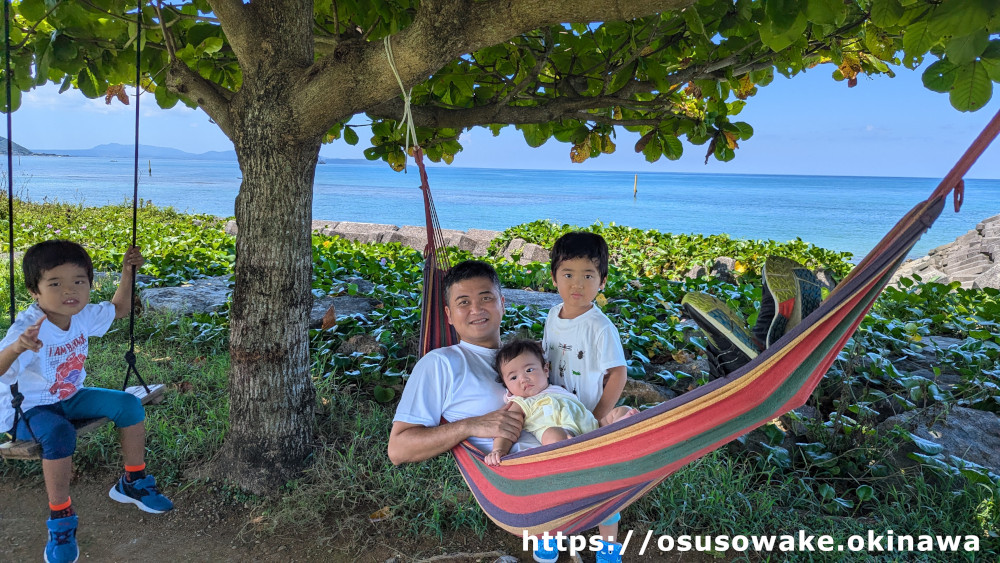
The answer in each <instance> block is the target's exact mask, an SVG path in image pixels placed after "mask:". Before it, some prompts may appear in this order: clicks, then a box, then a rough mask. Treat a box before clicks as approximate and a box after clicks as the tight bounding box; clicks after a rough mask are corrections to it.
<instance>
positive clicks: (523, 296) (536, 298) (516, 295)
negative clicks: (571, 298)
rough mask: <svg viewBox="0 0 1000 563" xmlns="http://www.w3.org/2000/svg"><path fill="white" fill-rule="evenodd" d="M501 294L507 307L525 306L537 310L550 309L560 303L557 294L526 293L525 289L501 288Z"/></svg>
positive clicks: (545, 292)
mask: <svg viewBox="0 0 1000 563" xmlns="http://www.w3.org/2000/svg"><path fill="white" fill-rule="evenodd" d="M501 293H502V294H503V299H504V301H505V302H506V304H507V305H525V306H528V307H535V308H538V309H550V308H552V306H553V305H558V304H559V303H562V298H561V297H559V294H558V293H549V292H547V291H528V290H525V289H507V288H503V289H502V291H501Z"/></svg>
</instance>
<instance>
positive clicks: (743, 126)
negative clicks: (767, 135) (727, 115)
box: [733, 121, 753, 141]
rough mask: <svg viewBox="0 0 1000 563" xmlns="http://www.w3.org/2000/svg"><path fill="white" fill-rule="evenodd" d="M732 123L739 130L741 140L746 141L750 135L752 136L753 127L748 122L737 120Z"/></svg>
mask: <svg viewBox="0 0 1000 563" xmlns="http://www.w3.org/2000/svg"><path fill="white" fill-rule="evenodd" d="M733 125H734V126H735V127H736V128H737V129H738V130H739V132H740V140H741V141H746V140H747V139H749V138H750V137H753V127H751V126H750V124H749V123H746V122H743V121H737V122H735V123H733Z"/></svg>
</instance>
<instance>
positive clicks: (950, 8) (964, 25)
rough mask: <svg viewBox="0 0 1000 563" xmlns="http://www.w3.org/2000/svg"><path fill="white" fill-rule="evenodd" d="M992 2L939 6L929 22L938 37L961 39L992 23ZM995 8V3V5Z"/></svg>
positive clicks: (971, 0) (973, 0) (982, 0)
mask: <svg viewBox="0 0 1000 563" xmlns="http://www.w3.org/2000/svg"><path fill="white" fill-rule="evenodd" d="M990 2H992V0H965V1H963V2H956V1H954V0H951V1H949V2H941V3H940V4H937V5H936V6H935V8H934V11H933V12H931V17H930V20H929V22H928V24H927V25H928V27H929V29H930V31H931V33H932V34H934V35H935V36H937V37H945V36H952V37H959V36H962V35H969V34H970V33H973V32H975V31H977V30H980V29H984V28H985V27H986V23H987V22H988V21H990V11H989V3H990ZM994 6H995V3H994Z"/></svg>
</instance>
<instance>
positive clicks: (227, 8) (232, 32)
mask: <svg viewBox="0 0 1000 563" xmlns="http://www.w3.org/2000/svg"><path fill="white" fill-rule="evenodd" d="M206 1H207V2H208V5H209V6H211V7H212V13H213V14H215V16H216V17H217V18H219V24H220V25H221V26H222V31H223V33H225V34H226V39H227V40H229V45H230V46H232V48H233V53H235V54H236V58H237V59H238V60H239V61H240V63H241V64H242V63H243V61H249V60H251V57H252V54H251V53H252V52H253V51H254V49H255V47H256V45H257V44H258V43H259V42H258V41H257V40H256V39H255V38H258V37H260V36H261V35H260V34H256V33H255V28H256V25H255V22H254V21H253V18H252V17H250V10H249V8H248V7H247V5H245V4H243V2H242V1H241V0H206Z"/></svg>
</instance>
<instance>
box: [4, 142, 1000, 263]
mask: <svg viewBox="0 0 1000 563" xmlns="http://www.w3.org/2000/svg"><path fill="white" fill-rule="evenodd" d="M428 173H429V177H430V183H431V189H432V191H433V194H434V201H435V204H436V207H437V211H438V217H439V218H440V221H441V225H442V226H443V227H445V228H452V229H461V230H465V229H470V228H478V229H492V230H502V229H504V228H507V227H510V226H512V225H516V224H519V223H524V222H527V221H533V220H535V219H551V220H554V221H557V222H560V223H570V224H576V225H589V224H592V223H594V222H596V221H603V222H605V223H609V222H614V223H615V224H619V225H628V226H631V227H637V228H642V229H657V230H659V231H662V232H673V233H701V234H716V233H728V234H730V235H732V236H734V237H739V238H756V239H774V240H778V241H786V240H792V239H795V238H796V237H801V238H802V239H803V240H805V241H807V242H811V243H814V244H817V245H819V246H823V247H826V248H830V249H834V250H843V251H849V252H852V253H854V254H855V256H856V257H860V256H862V255H864V254H865V253H867V252H868V250H870V249H871V248H872V247H873V246H874V245H875V244H876V243H877V242H878V240H879V239H880V238H881V237H882V235H884V234H885V233H886V232H887V231H888V230H889V228H890V227H891V226H892V225H893V224H894V223H895V222H896V221H897V220H899V218H900V217H902V216H903V215H904V214H905V213H906V211H907V210H908V209H910V208H911V207H912V206H913V205H915V204H916V203H917V202H918V201H920V200H921V199H924V198H926V197H927V195H928V194H929V193H930V192H931V191H932V190H933V189H934V187H935V186H936V185H937V183H938V179H931V178H868V177H835V176H765V175H729V174H678V173H666V172H664V173H642V174H640V175H639V179H638V193H637V195H636V197H634V198H633V189H632V188H633V179H634V174H633V173H631V172H588V171H573V170H552V171H541V170H506V169H505V170H500V169H484V168H457V167H446V166H434V167H431V168H430V169H429V171H428ZM132 178H133V177H132V160H131V159H118V160H112V159H108V158H96V157H37V156H35V157H22V158H19V159H16V160H15V164H14V188H15V192H16V193H17V194H18V195H19V196H20V197H22V198H30V199H32V200H35V201H40V200H43V199H46V198H47V199H49V200H52V199H58V200H60V201H68V202H82V203H84V204H87V205H102V204H106V203H120V202H122V201H124V200H125V199H129V200H130V199H131V197H132V185H133V180H132ZM240 178H241V172H240V169H239V166H238V165H237V163H236V162H235V161H232V162H229V161H209V160H169V159H154V160H152V161H149V160H143V161H142V165H141V176H140V183H139V195H140V197H141V198H143V199H146V200H150V201H152V202H153V203H154V204H156V205H160V206H172V207H174V208H176V209H178V210H181V211H189V212H199V213H210V214H214V215H221V216H231V215H232V214H233V202H234V199H235V197H236V193H237V191H238V190H239V186H240ZM5 184H6V182H5ZM418 185H419V177H418V176H417V173H416V169H415V168H411V170H410V172H409V173H408V174H401V173H396V172H393V171H391V170H389V169H388V168H387V167H386V166H384V165H381V166H380V165H377V164H376V165H366V164H338V163H336V162H335V161H330V162H328V163H327V164H323V165H319V166H317V167H316V181H315V191H314V194H315V197H314V201H313V217H314V218H316V219H324V220H331V221H358V222H370V223H388V224H393V225H420V224H422V223H423V208H422V203H421V198H420V190H419V188H418ZM997 214H1000V180H967V181H966V201H965V204H964V206H963V208H962V211H961V213H958V214H956V213H954V212H953V211H952V207H951V205H950V203H949V204H948V205H947V206H946V208H945V211H944V212H942V214H941V218H940V219H938V221H937V223H935V225H934V227H933V228H932V229H931V231H930V232H928V233H927V234H926V235H925V236H924V238H923V239H922V240H921V241H920V242H919V243H918V245H917V247H915V248H914V252H913V254H914V255H923V254H926V252H927V251H928V250H929V249H931V248H933V247H935V246H939V245H941V244H945V243H947V242H950V241H951V240H953V239H955V238H956V237H957V236H959V235H961V234H963V233H965V232H966V231H968V230H970V229H973V228H975V226H976V223H978V222H979V221H981V220H983V219H985V218H987V217H991V216H993V215H997Z"/></svg>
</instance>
